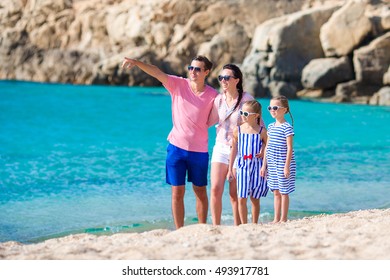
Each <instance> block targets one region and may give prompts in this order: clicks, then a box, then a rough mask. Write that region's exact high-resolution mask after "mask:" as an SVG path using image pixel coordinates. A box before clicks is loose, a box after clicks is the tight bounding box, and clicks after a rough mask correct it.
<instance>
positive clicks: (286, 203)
mask: <svg viewBox="0 0 390 280" xmlns="http://www.w3.org/2000/svg"><path fill="white" fill-rule="evenodd" d="M289 205H290V197H289V196H288V194H282V203H281V210H282V215H281V218H280V221H281V222H287V215H288V207H289Z"/></svg>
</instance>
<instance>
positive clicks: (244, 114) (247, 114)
mask: <svg viewBox="0 0 390 280" xmlns="http://www.w3.org/2000/svg"><path fill="white" fill-rule="evenodd" d="M256 114H257V113H250V112H246V111H242V110H240V115H241V116H244V117H249V116H250V115H256Z"/></svg>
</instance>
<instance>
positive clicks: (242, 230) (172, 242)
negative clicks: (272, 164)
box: [0, 209, 390, 260]
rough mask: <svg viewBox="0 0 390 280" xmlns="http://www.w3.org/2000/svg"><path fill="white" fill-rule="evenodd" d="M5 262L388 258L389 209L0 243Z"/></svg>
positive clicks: (389, 254) (389, 257) (389, 246)
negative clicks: (276, 221) (26, 243)
mask: <svg viewBox="0 0 390 280" xmlns="http://www.w3.org/2000/svg"><path fill="white" fill-rule="evenodd" d="M0 259H8V260H19V259H24V260H82V259H83V260H131V259H133V260H145V259H147V260H189V259H197V260H205V259H215V260H217V259H220V260H221V259H232V260H233V259H248V260H256V259H263V260H297V259H302V260H342V259H348V260H378V259H386V260H388V259H390V209H385V210H377V209H375V210H363V211H355V212H350V213H345V214H334V215H319V216H315V217H310V218H304V219H300V220H293V221H289V222H287V223H283V224H276V225H273V224H263V225H252V224H248V225H241V226H239V227H234V226H218V227H215V226H212V225H199V224H198V225H190V226H185V227H183V228H181V229H179V230H176V231H169V230H153V231H149V232H144V233H118V234H114V235H110V236H95V235H91V234H77V235H69V236H66V237H63V238H55V239H50V240H46V241H44V242H41V243H37V244H30V245H23V244H20V243H17V242H5V243H0Z"/></svg>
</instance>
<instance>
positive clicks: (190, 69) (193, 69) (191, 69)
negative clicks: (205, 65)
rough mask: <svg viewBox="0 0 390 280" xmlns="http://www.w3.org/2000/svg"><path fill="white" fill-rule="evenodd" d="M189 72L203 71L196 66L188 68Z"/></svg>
mask: <svg viewBox="0 0 390 280" xmlns="http://www.w3.org/2000/svg"><path fill="white" fill-rule="evenodd" d="M187 69H188V71H195V72H200V71H202V68H200V67H196V66H191V65H190V66H188V68H187Z"/></svg>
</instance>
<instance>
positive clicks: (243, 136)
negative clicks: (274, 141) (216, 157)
mask: <svg viewBox="0 0 390 280" xmlns="http://www.w3.org/2000/svg"><path fill="white" fill-rule="evenodd" d="M262 129H263V127H261V128H260V132H259V133H258V134H247V133H241V131H240V127H238V139H237V140H238V142H237V146H238V147H237V195H238V197H240V198H247V197H248V196H249V195H250V196H251V197H253V198H256V199H259V198H260V197H265V196H267V193H268V187H267V180H266V178H265V177H261V176H260V169H261V165H262V162H263V159H261V158H257V157H256V154H258V153H259V152H260V149H261V146H262V145H263V142H262V140H261V135H260V133H261V130H262Z"/></svg>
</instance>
